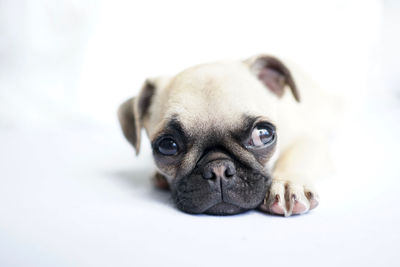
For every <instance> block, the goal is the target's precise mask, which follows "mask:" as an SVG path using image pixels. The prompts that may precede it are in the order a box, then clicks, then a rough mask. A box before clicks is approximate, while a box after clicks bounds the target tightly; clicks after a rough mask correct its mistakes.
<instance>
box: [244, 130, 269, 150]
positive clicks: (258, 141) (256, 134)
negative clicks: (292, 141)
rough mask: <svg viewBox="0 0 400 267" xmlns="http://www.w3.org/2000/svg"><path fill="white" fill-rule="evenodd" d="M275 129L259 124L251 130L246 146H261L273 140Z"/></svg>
mask: <svg viewBox="0 0 400 267" xmlns="http://www.w3.org/2000/svg"><path fill="white" fill-rule="evenodd" d="M274 136H275V131H274V129H273V127H272V126H269V125H259V126H256V127H255V128H254V129H253V131H252V132H251V136H250V140H249V141H248V142H247V146H248V147H262V146H264V145H266V144H269V143H271V142H272V141H273V140H274Z"/></svg>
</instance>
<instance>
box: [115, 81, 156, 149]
mask: <svg viewBox="0 0 400 267" xmlns="http://www.w3.org/2000/svg"><path fill="white" fill-rule="evenodd" d="M156 88H157V82H156V81H155V80H150V79H149V80H146V81H145V83H144V85H143V87H142V89H141V90H140V92H139V95H138V96H137V97H132V98H129V99H128V100H126V101H125V102H123V103H122V104H121V105H120V107H119V109H118V119H119V123H120V125H121V128H122V132H123V133H124V136H125V138H126V139H127V140H128V141H129V143H131V144H132V145H133V147H134V148H135V150H136V155H138V154H139V151H140V139H141V138H140V132H141V129H142V126H143V119H144V118H145V116H146V114H147V111H148V109H149V106H150V104H151V99H152V97H153V95H154V94H155V91H156Z"/></svg>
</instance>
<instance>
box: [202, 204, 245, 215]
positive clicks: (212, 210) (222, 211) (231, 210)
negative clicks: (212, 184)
mask: <svg viewBox="0 0 400 267" xmlns="http://www.w3.org/2000/svg"><path fill="white" fill-rule="evenodd" d="M247 210H248V209H246V208H242V207H240V206H237V205H234V204H231V203H227V202H224V201H221V202H219V203H217V204H215V205H213V206H211V207H209V208H208V209H207V210H205V211H204V213H206V214H212V215H233V214H238V213H242V212H244V211H247Z"/></svg>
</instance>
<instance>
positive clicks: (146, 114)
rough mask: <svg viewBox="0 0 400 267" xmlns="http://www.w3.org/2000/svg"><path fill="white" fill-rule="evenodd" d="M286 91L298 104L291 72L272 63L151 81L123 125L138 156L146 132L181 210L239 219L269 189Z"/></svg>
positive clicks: (128, 105)
mask: <svg viewBox="0 0 400 267" xmlns="http://www.w3.org/2000/svg"><path fill="white" fill-rule="evenodd" d="M286 87H288V88H289V89H290V90H291V92H292V94H293V96H294V99H295V100H297V101H299V94H298V92H297V89H296V85H295V82H294V80H293V78H292V75H291V73H290V71H289V70H288V68H287V67H286V66H285V65H284V64H283V63H282V62H281V61H280V60H279V59H277V58H275V57H272V56H267V55H262V56H256V57H253V58H250V59H248V60H246V61H243V62H219V63H212V64H204V65H198V66H195V67H192V68H189V69H186V70H184V71H183V72H181V73H179V74H178V75H176V76H175V77H172V78H157V79H149V80H147V81H146V82H145V84H144V85H143V87H142V89H141V91H140V93H139V95H138V96H137V97H135V98H131V99H128V100H127V101H126V102H124V103H123V104H122V105H121V106H120V108H119V112H118V114H119V120H120V123H121V127H122V129H123V133H124V135H125V137H126V138H127V139H128V141H129V142H130V143H131V144H132V145H133V146H134V148H135V149H136V153H139V150H140V132H141V128H144V129H145V130H146V133H147V135H148V137H149V139H150V140H151V145H152V149H153V157H154V161H155V163H156V166H157V168H158V170H159V172H160V173H162V174H163V175H164V176H165V177H166V178H167V180H168V183H169V185H170V188H171V191H172V196H173V199H174V201H175V203H176V205H177V207H178V208H179V209H181V210H183V211H186V212H189V213H209V214H235V213H239V212H242V211H245V210H248V209H253V208H256V207H257V206H258V205H259V204H260V203H261V202H262V201H263V199H264V196H265V193H266V191H267V190H268V188H269V185H270V183H271V178H270V175H269V171H270V168H271V166H272V163H273V161H274V159H275V158H276V157H274V155H275V156H276V154H277V152H276V151H277V142H278V130H279V129H276V125H275V121H276V114H275V112H276V111H275V106H276V102H277V101H278V99H279V97H281V96H282V95H283V94H284V93H285V88H286Z"/></svg>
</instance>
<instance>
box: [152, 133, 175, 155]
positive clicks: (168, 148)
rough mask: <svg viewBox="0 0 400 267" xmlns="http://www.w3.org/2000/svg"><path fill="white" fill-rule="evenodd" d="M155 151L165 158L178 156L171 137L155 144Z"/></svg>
mask: <svg viewBox="0 0 400 267" xmlns="http://www.w3.org/2000/svg"><path fill="white" fill-rule="evenodd" d="M156 147H157V150H158V152H160V153H161V154H163V155H165V156H173V155H176V154H178V151H179V147H178V144H177V143H176V142H175V141H174V139H172V138H171V137H165V138H162V139H160V140H159V141H158V142H157V145H156Z"/></svg>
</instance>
